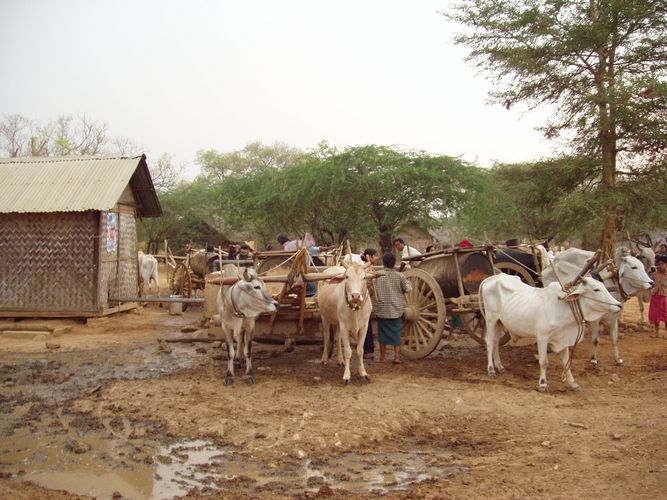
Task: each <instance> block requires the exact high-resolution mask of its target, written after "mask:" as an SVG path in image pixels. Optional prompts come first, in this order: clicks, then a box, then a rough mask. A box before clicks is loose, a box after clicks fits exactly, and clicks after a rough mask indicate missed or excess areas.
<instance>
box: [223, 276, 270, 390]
mask: <svg viewBox="0 0 667 500" xmlns="http://www.w3.org/2000/svg"><path fill="white" fill-rule="evenodd" d="M222 271H223V273H224V276H225V277H238V278H239V280H238V281H237V282H236V283H234V284H233V285H226V286H223V287H221V288H220V291H219V292H218V296H217V306H218V312H219V313H220V321H221V326H222V331H223V333H224V334H225V342H226V344H227V375H226V377H225V385H231V384H232V383H233V381H234V355H235V353H236V352H237V351H240V350H241V345H243V357H244V359H245V365H246V377H247V380H248V383H249V384H254V383H255V377H254V375H253V372H252V338H253V335H254V334H255V320H256V319H257V317H258V316H259V315H260V314H262V313H271V312H275V311H276V310H277V309H278V302H276V301H275V300H274V299H273V297H272V296H271V294H269V292H267V290H266V286H265V285H264V282H263V281H262V280H260V279H259V278H258V276H257V271H255V270H254V269H250V268H244V269H243V271H242V273H241V274H240V275H239V272H238V269H237V268H236V266H234V265H233V264H227V265H225V266H223V268H222ZM234 341H236V351H235V349H234Z"/></svg>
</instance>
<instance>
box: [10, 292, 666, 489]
mask: <svg viewBox="0 0 667 500" xmlns="http://www.w3.org/2000/svg"><path fill="white" fill-rule="evenodd" d="M199 314H200V311H199V310H197V309H193V310H191V311H188V312H187V313H186V314H185V315H184V316H169V315H168V314H167V313H166V311H165V310H161V309H159V308H157V307H156V306H150V307H147V308H145V309H144V310H143V312H142V313H141V314H134V313H121V314H118V315H115V316H113V317H111V318H110V319H109V320H108V321H107V322H104V323H102V324H100V325H98V326H95V327H92V328H91V327H88V326H85V324H78V323H77V324H75V325H74V326H73V328H72V330H71V331H70V332H68V333H66V334H64V335H62V336H60V337H57V338H55V339H49V342H56V343H58V344H60V346H59V347H58V348H56V349H47V348H46V343H45V340H44V339H37V340H26V339H12V338H2V337H0V375H1V376H2V378H1V380H2V384H3V391H2V395H1V396H0V413H1V414H2V421H1V422H2V423H1V425H0V431H1V432H0V434H1V436H0V456H1V457H2V459H0V460H1V463H0V478H1V479H0V497H7V498H9V497H13V498H53V499H59V498H78V497H77V496H75V495H84V496H85V495H95V496H98V498H109V497H111V496H112V494H114V493H117V495H121V496H123V497H126V498H172V497H174V496H178V495H185V494H189V495H190V496H192V497H204V496H208V495H211V496H224V497H229V496H234V497H244V496H250V497H263V498H276V497H281V496H285V497H292V496H296V497H302V498H307V497H314V496H331V497H334V498H336V497H340V498H342V497H344V496H349V494H350V492H351V493H354V494H355V495H357V496H361V497H375V496H380V495H383V496H386V497H388V498H407V497H415V498H417V497H418V498H422V497H426V498H471V497H473V498H478V497H494V498H509V497H535V498H573V497H576V496H582V495H587V496H588V495H595V496H596V497H600V498H619V497H625V498H658V497H665V491H666V487H667V424H666V422H667V409H666V406H667V402H666V401H667V341H665V340H659V339H655V338H652V337H651V335H650V333H651V332H650V330H649V329H648V328H646V327H644V326H642V325H639V324H638V323H637V321H638V319H639V316H638V312H637V307H636V303H635V302H634V301H632V302H631V303H629V304H628V306H627V311H626V317H625V319H626V321H627V323H626V324H625V325H624V326H623V327H622V328H621V331H622V332H623V338H622V340H621V353H622V357H623V358H624V360H625V363H626V366H625V367H617V366H615V365H614V364H613V357H612V355H611V346H610V344H609V338H608V337H607V336H603V337H602V340H601V345H600V354H601V356H600V366H599V368H596V369H594V368H591V367H589V366H588V362H587V360H588V355H589V351H590V340H589V339H588V338H587V339H586V341H585V342H584V343H583V344H581V345H580V346H579V347H578V348H577V351H576V354H575V358H576V359H575V361H574V363H573V373H574V375H575V378H576V379H577V381H578V383H579V384H580V385H581V386H582V388H583V389H584V393H583V394H582V395H576V394H574V393H573V392H571V391H570V390H568V389H566V386H565V384H564V383H563V382H562V381H561V378H560V375H561V368H560V362H559V360H558V359H557V357H556V356H555V355H550V363H551V364H550V367H549V372H548V379H549V385H550V392H548V393H546V394H543V393H539V392H537V391H536V388H537V379H538V365H537V361H536V359H535V352H536V351H535V348H534V347H522V348H504V349H502V352H501V356H502V357H503V360H504V364H505V366H506V367H507V369H508V372H507V373H505V374H502V375H500V376H499V377H498V378H497V379H496V380H493V381H492V380H489V379H488V378H487V377H486V373H485V359H486V357H485V352H484V350H483V348H481V347H479V346H477V345H476V344H474V343H473V342H472V341H470V340H469V339H467V338H462V339H459V340H453V341H443V342H442V343H441V345H440V347H439V349H438V350H437V351H436V352H435V353H433V354H432V355H431V356H429V357H428V358H427V359H424V360H421V361H414V362H409V361H404V362H403V364H402V365H400V366H399V365H393V364H380V363H378V362H377V361H375V362H370V363H369V364H368V365H367V369H368V372H369V374H370V376H371V377H372V382H371V383H366V382H363V381H362V380H361V379H360V378H359V377H358V375H357V374H356V371H353V378H352V384H351V385H350V386H344V385H343V384H342V369H341V368H338V367H337V366H335V363H334V365H333V366H328V367H326V368H322V367H321V366H320V364H319V362H318V361H319V357H320V350H319V349H320V348H319V347H317V346H297V348H296V349H295V350H294V351H293V352H290V353H288V352H284V350H283V349H282V346H267V345H258V346H257V347H256V349H255V356H254V360H255V366H256V370H255V378H256V382H257V383H256V384H255V385H248V384H247V383H246V382H245V380H244V377H243V375H242V371H243V370H242V369H240V370H237V377H236V380H235V383H234V385H233V386H231V387H225V386H224V385H223V380H224V375H225V370H226V367H225V365H226V362H225V361H224V355H223V352H222V349H220V348H218V347H215V345H214V344H211V343H206V344H202V343H198V344H176V343H174V344H168V346H167V348H164V347H163V348H160V344H159V343H158V342H157V339H158V338H163V337H175V336H178V335H185V334H181V333H180V329H181V327H183V326H185V325H190V324H194V323H196V322H197V320H198V319H199ZM52 347H53V346H52ZM166 351H170V352H166ZM197 456H198V457H199V458H200V460H199V462H197ZM177 466H178V467H180V469H179V468H178V467H177ZM56 490H67V491H68V492H69V493H66V492H63V491H60V492H59V491H56Z"/></svg>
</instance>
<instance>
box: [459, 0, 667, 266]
mask: <svg viewBox="0 0 667 500" xmlns="http://www.w3.org/2000/svg"><path fill="white" fill-rule="evenodd" d="M448 16H449V17H450V18H451V19H454V20H456V21H458V22H460V23H461V24H462V25H464V26H465V31H464V32H463V33H461V34H460V35H458V36H457V38H456V41H457V43H459V44H464V45H467V46H468V47H470V49H471V52H470V55H469V59H470V60H471V61H474V62H475V63H476V64H477V66H478V67H479V68H480V69H481V70H482V71H483V72H486V73H487V74H489V75H490V76H491V77H492V78H493V79H494V86H495V88H496V89H497V90H496V91H494V92H492V93H491V98H492V100H493V101H495V102H497V103H501V104H503V105H505V106H506V107H507V108H510V107H511V106H513V105H515V104H517V103H526V104H527V105H528V106H529V107H538V106H542V105H549V106H550V108H551V109H553V111H554V112H553V115H552V118H551V119H550V120H549V121H548V122H547V123H546V124H545V125H544V127H543V129H542V130H543V131H544V133H545V135H546V136H547V137H548V138H559V137H560V138H563V139H566V140H568V141H569V143H570V144H571V146H572V152H573V155H574V156H577V157H582V158H587V159H586V160H582V163H583V164H588V165H589V169H588V170H587V171H586V172H582V174H583V175H584V178H582V179H580V182H579V183H578V184H577V186H576V187H577V189H578V191H575V192H574V193H572V195H573V196H574V197H575V198H576V197H577V196H580V197H581V196H584V193H586V199H587V200H590V196H591V193H594V194H595V195H596V197H597V200H596V201H595V202H594V205H595V206H596V208H598V207H599V206H603V207H604V213H605V220H604V223H603V224H602V226H603V227H604V229H603V231H602V239H601V243H602V245H603V248H604V249H605V251H606V252H607V253H609V252H610V251H611V248H613V245H614V242H615V237H616V232H617V230H618V228H619V223H620V222H621V219H622V217H623V216H624V210H625V207H626V206H627V205H628V204H629V203H631V202H632V203H637V202H638V200H636V199H632V200H629V199H627V198H625V197H624V196H623V195H624V194H628V193H632V190H631V189H629V190H626V189H625V187H626V186H625V185H624V186H621V185H619V182H618V181H619V179H623V180H625V178H626V177H629V176H633V177H639V176H648V175H651V176H655V175H658V176H662V175H664V174H663V173H661V172H662V171H663V170H664V168H665V148H666V146H667V125H666V124H667V122H666V115H667V113H666V110H667V94H666V93H665V92H664V81H665V77H666V71H667V49H666V47H667V3H666V2H665V1H664V0H642V1H632V2H630V1H625V0H521V1H518V0H465V1H462V2H460V3H459V4H458V5H456V6H455V7H454V9H453V11H452V12H451V13H450V14H448ZM580 164H581V163H580ZM535 177H537V176H535ZM589 180H590V182H593V183H594V186H593V187H594V189H581V187H582V186H584V185H586V184H587V183H588V182H589ZM633 183H634V182H632V181H631V182H629V183H628V185H627V186H628V187H629V186H630V185H631V184H633ZM646 204H647V203H644V205H646ZM598 232H599V229H598Z"/></svg>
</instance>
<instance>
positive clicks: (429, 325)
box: [401, 269, 446, 359]
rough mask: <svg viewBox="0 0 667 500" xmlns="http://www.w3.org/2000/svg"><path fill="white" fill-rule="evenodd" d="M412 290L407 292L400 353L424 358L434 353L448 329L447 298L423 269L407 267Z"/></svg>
mask: <svg viewBox="0 0 667 500" xmlns="http://www.w3.org/2000/svg"><path fill="white" fill-rule="evenodd" d="M405 277H406V278H407V279H409V280H410V283H411V284H412V291H411V292H408V293H407V294H406V295H405V314H404V317H403V318H404V321H403V335H402V340H401V354H402V355H403V356H405V357H406V358H407V359H421V358H424V357H426V356H428V355H429V354H431V353H432V352H433V350H434V349H435V348H436V347H437V345H438V342H440V337H441V336H442V330H443V329H444V328H445V316H446V310H445V298H444V297H443V295H442V290H440V285H438V282H437V281H435V279H434V278H433V277H432V276H431V275H430V274H428V273H427V272H425V271H422V270H421V269H408V270H407V271H405Z"/></svg>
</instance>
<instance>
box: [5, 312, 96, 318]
mask: <svg viewBox="0 0 667 500" xmlns="http://www.w3.org/2000/svg"><path fill="white" fill-rule="evenodd" d="M99 315H100V313H99V312H98V311H0V318H91V317H93V316H99Z"/></svg>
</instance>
